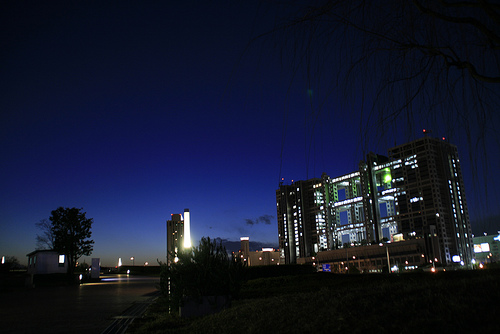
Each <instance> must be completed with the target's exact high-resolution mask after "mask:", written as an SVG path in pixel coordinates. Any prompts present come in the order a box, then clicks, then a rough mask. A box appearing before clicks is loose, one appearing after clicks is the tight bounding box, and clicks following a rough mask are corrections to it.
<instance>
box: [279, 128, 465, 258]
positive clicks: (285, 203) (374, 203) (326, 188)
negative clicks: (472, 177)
mask: <svg viewBox="0 0 500 334" xmlns="http://www.w3.org/2000/svg"><path fill="white" fill-rule="evenodd" d="M276 204H277V214H278V233H279V241H280V251H281V261H282V262H284V263H296V262H297V259H298V258H306V257H311V256H314V255H315V254H317V253H318V252H321V251H326V250H335V249H343V248H349V247H357V246H365V245H374V244H379V243H384V242H399V241H408V240H411V239H422V240H421V242H420V243H422V244H423V245H425V250H423V253H422V254H423V255H424V258H425V259H426V261H427V260H429V261H430V262H433V263H434V262H439V263H441V264H443V265H450V264H452V263H453V262H458V263H461V264H462V265H465V264H466V265H470V263H471V261H472V258H473V257H472V247H473V246H472V239H471V237H472V235H471V229H470V222H469V217H468V211H467V204H466V200H465V193H464V184H463V178H462V173H461V169H460V161H459V158H458V153H457V148H456V146H454V145H452V144H450V143H447V142H446V141H444V140H439V139H435V138H430V137H424V138H421V139H418V140H415V141H413V142H410V143H407V144H404V145H400V146H396V147H394V148H391V149H390V150H389V156H388V157H385V156H381V155H376V154H373V153H370V154H369V155H368V156H367V159H366V161H362V162H361V163H360V164H359V169H358V170H357V171H355V172H352V173H349V174H346V175H342V176H339V177H335V178H331V177H329V176H328V175H326V174H323V176H322V178H321V179H311V180H306V181H298V182H294V183H292V184H291V185H283V184H280V188H279V189H278V190H277V191H276Z"/></svg>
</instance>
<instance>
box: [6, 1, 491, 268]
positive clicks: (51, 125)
mask: <svg viewBox="0 0 500 334" xmlns="http://www.w3.org/2000/svg"><path fill="white" fill-rule="evenodd" d="M0 12H1V14H0V27H1V42H0V43H1V45H0V49H1V50H0V56H1V62H0V91H1V99H0V112H1V119H0V138H1V144H0V154H1V157H2V164H1V167H0V175H2V178H1V181H0V188H1V190H2V191H1V198H0V200H1V202H0V227H1V233H0V256H3V255H5V256H16V257H17V258H18V259H19V260H20V261H21V262H25V255H26V254H27V253H29V252H30V251H32V250H33V249H34V248H35V237H36V234H37V230H36V228H35V223H36V222H38V221H39V220H41V219H43V218H48V217H49V216H50V212H51V210H54V209H56V208H57V207H59V206H64V207H82V208H83V209H84V211H86V212H87V216H88V217H91V218H94V226H93V239H94V240H95V246H94V253H93V257H100V258H101V259H102V262H103V265H115V264H116V262H117V259H118V257H122V258H123V259H124V263H127V259H129V258H130V257H131V256H135V258H136V264H137V263H143V262H145V261H148V262H150V263H156V259H162V258H163V257H164V256H165V220H166V219H167V218H169V217H170V214H172V213H182V212H183V210H184V209H185V208H189V209H190V211H191V220H192V235H193V239H194V241H195V242H196V241H197V240H199V239H200V238H201V237H202V236H210V237H220V238H223V239H229V240H233V241H234V240H239V237H240V236H249V237H250V240H252V241H260V242H263V243H266V244H268V245H274V246H277V243H278V235H277V223H276V202H275V189H276V188H277V186H278V181H279V177H280V165H282V169H281V176H282V177H284V178H285V179H286V180H287V181H286V182H290V180H291V179H295V180H298V179H305V178H306V177H314V176H317V177H319V176H320V175H321V173H322V172H326V173H328V174H329V175H332V176H337V175H341V174H345V173H349V172H351V171H353V170H355V169H356V168H357V164H358V162H359V160H361V159H362V158H363V156H362V151H361V149H360V144H359V143H360V133H359V124H358V123H357V121H356V120H355V116H354V115H352V113H350V112H349V111H347V110H342V108H341V107H340V105H341V104H340V103H337V102H336V101H335V100H334V99H332V100H331V101H329V104H328V105H325V106H324V109H326V110H328V112H325V113H323V114H320V115H319V116H318V118H316V117H315V116H314V117H312V116H311V114H310V110H311V109H310V103H311V99H314V97H315V91H314V89H313V90H312V95H311V94H310V92H308V86H307V85H306V84H305V83H303V82H302V81H301V80H300V77H295V80H292V76H293V74H292V73H290V72H289V68H288V67H286V66H282V64H281V62H280V57H279V48H274V47H273V46H272V44H270V43H259V42H256V43H250V40H251V39H252V37H255V36H257V35H258V34H260V33H262V32H266V31H269V30H270V29H271V28H272V26H273V24H274V22H275V18H274V15H275V13H274V12H273V11H272V10H270V7H262V6H260V5H259V4H258V2H253V1H210V2H200V1H181V2H163V1H149V2H141V3H138V2H137V3H134V2H119V3H116V4H113V5H111V4H102V3H99V2H95V3H94V2H81V3H79V4H74V3H72V4H67V3H66V2H61V3H58V4H57V3H52V2H51V4H50V5H49V4H47V3H42V2H33V3H31V2H30V3H26V2H14V1H13V2H12V3H7V4H4V5H2V7H1V10H0ZM249 43H250V44H249ZM284 116H286V117H284ZM312 119H315V122H313V121H312ZM284 120H285V121H284ZM284 124H285V125H286V137H285V140H284V146H283V159H282V160H281V159H280V154H281V147H282V146H281V145H282V139H283V125H284ZM311 124H314V133H315V135H314V136H312V137H311V136H310V134H311V133H312V132H313V131H311ZM419 135H420V134H415V135H414V136H415V137H418V136H419ZM392 144H393V142H391V141H390V140H389V141H377V143H376V144H375V141H374V143H373V144H370V145H369V147H368V149H369V150H374V151H376V152H378V153H381V154H385V153H386V151H387V148H388V147H390V146H392ZM305 147H307V149H306V148H305ZM307 152H309V158H308V160H307V161H308V163H306V162H305V161H306V158H305V157H306V156H307V154H308V153H307ZM460 152H462V150H460ZM464 157H465V156H464ZM462 160H464V159H462ZM306 165H307V166H308V167H307V168H306ZM466 178H467V176H466ZM497 198H498V197H497ZM261 216H272V217H273V219H271V224H266V223H265V222H264V220H259V219H258V218H259V217H261ZM249 220H252V221H258V223H256V224H253V225H251V224H248V221H249Z"/></svg>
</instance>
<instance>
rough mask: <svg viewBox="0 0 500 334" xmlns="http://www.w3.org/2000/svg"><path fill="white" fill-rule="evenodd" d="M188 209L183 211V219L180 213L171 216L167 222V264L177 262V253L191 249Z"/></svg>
mask: <svg viewBox="0 0 500 334" xmlns="http://www.w3.org/2000/svg"><path fill="white" fill-rule="evenodd" d="M190 228H191V227H190V215H189V209H185V210H184V218H183V217H182V214H180V213H173V214H171V218H170V220H167V264H170V263H171V262H177V255H178V253H179V251H181V250H182V249H184V248H189V247H191V240H190V238H191V237H190V235H191V233H190Z"/></svg>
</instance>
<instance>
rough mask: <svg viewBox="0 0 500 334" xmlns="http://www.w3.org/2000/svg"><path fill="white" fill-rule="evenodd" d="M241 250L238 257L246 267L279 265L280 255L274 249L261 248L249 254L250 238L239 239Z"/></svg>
mask: <svg viewBox="0 0 500 334" xmlns="http://www.w3.org/2000/svg"><path fill="white" fill-rule="evenodd" d="M240 242H241V249H240V251H239V252H238V254H237V255H236V256H238V257H239V258H240V259H241V260H242V261H243V263H244V264H245V265H247V266H271V265H279V264H280V253H279V252H278V251H276V250H275V249H274V248H262V250H260V251H255V252H250V238H248V237H241V238H240Z"/></svg>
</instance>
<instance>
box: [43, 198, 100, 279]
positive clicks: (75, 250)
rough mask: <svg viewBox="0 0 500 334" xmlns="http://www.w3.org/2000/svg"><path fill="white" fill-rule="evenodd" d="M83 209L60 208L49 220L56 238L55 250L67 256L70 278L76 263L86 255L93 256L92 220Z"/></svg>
mask: <svg viewBox="0 0 500 334" xmlns="http://www.w3.org/2000/svg"><path fill="white" fill-rule="evenodd" d="M82 210H83V209H78V208H63V207H59V208H58V209H56V210H53V211H52V215H51V216H50V218H49V220H50V222H51V225H52V226H51V231H52V233H53V236H54V250H56V251H58V252H60V253H61V254H64V255H66V257H67V260H68V276H70V277H71V276H72V275H73V273H74V271H75V266H76V262H77V261H78V259H79V258H80V257H81V256H83V255H85V256H88V255H90V254H92V251H93V244H94V240H91V239H89V238H90V237H91V236H92V231H91V229H92V223H93V219H92V218H87V217H86V213H85V212H82Z"/></svg>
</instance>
